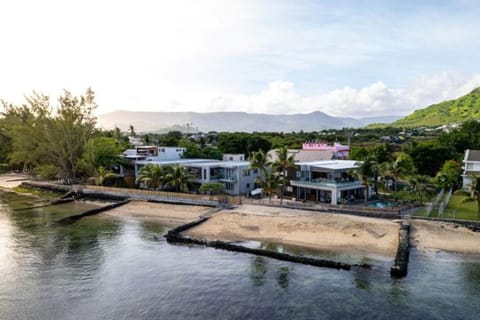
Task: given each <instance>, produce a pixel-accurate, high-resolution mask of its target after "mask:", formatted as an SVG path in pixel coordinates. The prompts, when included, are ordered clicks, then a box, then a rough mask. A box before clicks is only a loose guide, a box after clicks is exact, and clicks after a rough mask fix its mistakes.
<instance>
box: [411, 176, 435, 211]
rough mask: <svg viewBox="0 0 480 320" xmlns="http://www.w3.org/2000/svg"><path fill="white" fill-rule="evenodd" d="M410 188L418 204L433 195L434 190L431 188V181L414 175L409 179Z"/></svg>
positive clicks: (427, 177) (425, 177)
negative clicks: (425, 197) (416, 197)
mask: <svg viewBox="0 0 480 320" xmlns="http://www.w3.org/2000/svg"><path fill="white" fill-rule="evenodd" d="M409 182H410V186H411V187H412V190H413V191H414V192H415V194H416V195H417V196H418V199H419V201H418V202H419V203H420V204H422V203H423V197H424V196H428V195H430V194H433V193H434V192H435V189H434V188H433V186H432V179H431V178H430V177H429V176H425V175H415V176H412V177H411V178H410V181H409Z"/></svg>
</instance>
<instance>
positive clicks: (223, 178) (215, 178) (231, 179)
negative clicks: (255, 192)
mask: <svg viewBox="0 0 480 320" xmlns="http://www.w3.org/2000/svg"><path fill="white" fill-rule="evenodd" d="M210 181H220V182H235V181H237V179H236V177H234V176H224V175H215V176H210Z"/></svg>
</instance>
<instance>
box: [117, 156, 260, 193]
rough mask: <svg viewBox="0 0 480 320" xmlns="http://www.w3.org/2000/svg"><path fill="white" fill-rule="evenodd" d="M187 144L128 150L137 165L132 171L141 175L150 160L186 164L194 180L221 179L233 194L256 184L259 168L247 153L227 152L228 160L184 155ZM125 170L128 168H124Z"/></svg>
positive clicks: (131, 160) (228, 191)
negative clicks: (252, 165) (195, 157)
mask: <svg viewBox="0 0 480 320" xmlns="http://www.w3.org/2000/svg"><path fill="white" fill-rule="evenodd" d="M185 151H186V149H185V148H180V147H156V146H141V147H137V148H136V149H131V150H127V151H125V153H124V155H123V157H124V159H125V162H126V163H128V164H130V166H133V170H132V172H131V174H132V175H133V174H134V175H135V177H138V174H139V171H140V169H141V168H143V167H144V166H146V165H148V164H154V165H155V164H156V165H159V166H167V165H168V166H183V167H186V168H188V169H189V173H190V175H191V176H192V177H193V179H192V183H193V184H195V185H197V187H199V186H200V185H202V184H204V183H210V182H218V183H222V184H223V185H224V191H225V193H227V194H230V195H246V194H248V193H249V192H250V191H252V190H254V189H255V188H256V185H255V181H256V180H257V178H258V177H259V175H260V173H259V172H258V170H250V169H249V166H250V162H248V161H245V160H244V155H243V154H242V155H237V154H226V155H224V157H223V158H224V160H223V161H220V160H212V159H183V158H182V156H183V153H184V152H185ZM122 172H124V170H123V169H122Z"/></svg>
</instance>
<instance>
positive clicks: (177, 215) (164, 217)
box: [103, 201, 212, 227]
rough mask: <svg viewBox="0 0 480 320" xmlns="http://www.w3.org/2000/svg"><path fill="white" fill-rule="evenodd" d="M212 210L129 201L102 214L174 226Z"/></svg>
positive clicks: (199, 207) (200, 207) (208, 208)
mask: <svg viewBox="0 0 480 320" xmlns="http://www.w3.org/2000/svg"><path fill="white" fill-rule="evenodd" d="M210 210H212V208H210V207H202V206H190V205H177V204H168V203H154V202H146V201H131V202H130V203H128V204H126V205H124V206H121V207H118V208H115V209H113V210H109V211H105V212H104V213H103V214H104V215H108V216H114V217H130V218H135V219H140V220H149V221H156V222H159V223H162V224H164V225H167V226H172V227H176V226H179V225H182V224H185V223H187V222H191V221H194V220H196V219H198V218H199V217H200V216H202V215H204V214H206V213H207V212H209V211H210Z"/></svg>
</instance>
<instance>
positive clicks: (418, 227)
mask: <svg viewBox="0 0 480 320" xmlns="http://www.w3.org/2000/svg"><path fill="white" fill-rule="evenodd" d="M411 226H412V230H411V235H410V243H411V244H412V245H413V246H416V247H417V248H418V249H420V250H442V251H448V252H459V253H467V254H470V253H473V254H480V232H473V231H471V230H469V229H467V228H465V227H462V226H456V225H454V224H451V223H446V222H436V221H425V220H412V221H411Z"/></svg>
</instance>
